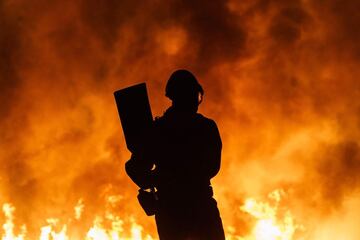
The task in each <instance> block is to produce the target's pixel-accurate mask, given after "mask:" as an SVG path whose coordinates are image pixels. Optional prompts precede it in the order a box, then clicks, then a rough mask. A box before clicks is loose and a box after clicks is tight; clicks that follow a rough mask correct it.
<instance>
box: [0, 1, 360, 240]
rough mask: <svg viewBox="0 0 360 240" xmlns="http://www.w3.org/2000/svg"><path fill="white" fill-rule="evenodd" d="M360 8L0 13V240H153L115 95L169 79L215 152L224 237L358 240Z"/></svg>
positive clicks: (98, 6)
mask: <svg viewBox="0 0 360 240" xmlns="http://www.w3.org/2000/svg"><path fill="white" fill-rule="evenodd" d="M359 9H360V2H359V1H355V0H349V1H340V0H324V1H315V0H302V1H300V0H293V1H285V0H277V1H267V0H253V1H250V0H246V1H236V0H229V1H218V0H215V1H203V0H201V1H190V2H187V1H179V0H171V1H161V0H158V1H142V3H137V2H136V1H117V0H106V1H95V0H88V1H82V0H74V1H59V0H56V1H44V0H37V1H25V0H3V1H0V86H1V94H0V163H1V168H0V205H1V206H2V214H0V224H1V225H2V233H1V234H0V235H1V236H2V239H3V240H15V239H16V240H20V239H40V240H45V239H54V240H55V239H56V240H58V239H61V240H65V239H94V240H95V239H156V237H157V235H156V229H155V223H154V219H152V218H147V217H146V216H145V214H144V213H143V212H142V210H141V209H140V207H139V206H138V203H137V201H136V194H137V189H136V186H135V185H134V184H133V183H131V182H130V180H129V179H128V178H127V176H125V172H124V163H125V161H126V160H128V158H129V152H128V151H127V149H126V147H125V142H124V139H123V137H122V131H121V127H120V124H119V119H118V116H117V110H116V106H115V102H114V99H113V95H112V93H113V91H114V90H117V89H119V88H122V87H125V86H128V85H132V84H135V83H139V82H142V81H146V82H147V85H148V87H149V89H148V91H149V95H150V102H151V104H152V110H153V113H154V115H161V114H162V113H163V111H164V110H165V109H166V107H167V106H168V105H169V102H168V101H167V99H166V98H165V96H164V87H165V83H166V80H167V79H168V77H169V74H170V73H171V72H173V70H175V69H178V68H187V69H189V70H191V71H192V72H194V73H195V75H196V76H197V77H198V78H199V81H200V82H201V83H202V85H203V86H204V89H205V99H204V102H203V103H202V105H201V106H200V112H203V113H204V114H205V115H207V116H209V117H211V118H213V119H215V120H216V121H217V123H218V126H219V129H220V132H221V135H222V139H223V145H224V148H223V157H222V167H221V170H220V174H219V175H218V176H217V177H216V178H214V179H213V185H214V189H215V196H216V199H217V200H218V203H219V208H220V211H221V215H222V218H223V223H224V227H225V230H226V233H227V234H226V235H227V239H230V240H231V239H238V240H239V239H240V240H305V239H306V240H329V239H331V240H332V239H335V240H337V239H346V240H357V239H359V238H360V230H359V228H358V226H359V224H360V217H359V214H358V213H359V212H360V192H359V189H360V188H359V186H360V174H359V170H360V145H359V144H360V100H359V99H360V81H359V76H360V74H359V71H360V70H359V62H360V61H359V60H360V45H359V42H360V31H359V23H360V15H359V11H358V10H359Z"/></svg>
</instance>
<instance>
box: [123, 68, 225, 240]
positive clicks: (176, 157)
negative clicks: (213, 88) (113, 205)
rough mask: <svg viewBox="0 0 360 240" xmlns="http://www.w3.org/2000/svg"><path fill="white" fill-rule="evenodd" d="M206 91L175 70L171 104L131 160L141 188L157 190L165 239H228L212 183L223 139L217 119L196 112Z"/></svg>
mask: <svg viewBox="0 0 360 240" xmlns="http://www.w3.org/2000/svg"><path fill="white" fill-rule="evenodd" d="M203 94H204V91H203V88H202V87H201V85H200V84H199V83H198V81H197V79H196V78H195V76H194V75H193V74H192V73H191V72H189V71H187V70H177V71H175V72H174V73H173V74H172V75H171V76H170V79H169V80H168V82H167V85H166V96H167V97H168V98H170V100H171V101H172V105H171V106H170V107H169V108H168V109H167V110H166V112H165V113H164V115H163V116H162V117H159V118H156V119H155V121H154V126H153V129H152V132H151V134H150V138H151V140H150V141H149V144H147V145H148V146H147V147H146V148H145V149H144V151H142V152H138V153H133V154H132V157H131V159H130V160H129V161H128V162H127V163H126V171H127V173H128V175H129V176H130V177H131V179H132V180H133V181H134V182H135V183H136V184H137V185H138V186H139V187H140V188H143V189H146V188H153V187H155V188H156V189H157V196H158V201H157V209H156V213H155V219H156V225H157V230H158V234H159V237H160V239H161V240H177V239H179V240H185V239H189V240H190V239H192V240H202V239H204V240H223V239H225V235H224V230H223V226H222V221H221V218H220V214H219V210H218V208H217V202H216V201H215V199H214V198H213V191H212V187H211V184H210V179H211V178H213V177H214V176H215V175H216V174H217V173H218V171H219V169H220V161H221V148H222V143H221V138H220V135H219V131H218V128H217V126H216V123H215V122H214V121H213V120H211V119H209V118H206V117H204V116H203V115H201V114H199V113H197V110H198V106H199V104H200V103H201V101H202V98H203Z"/></svg>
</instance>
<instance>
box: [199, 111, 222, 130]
mask: <svg viewBox="0 0 360 240" xmlns="http://www.w3.org/2000/svg"><path fill="white" fill-rule="evenodd" d="M196 115H197V119H198V121H199V123H200V124H201V125H203V126H204V127H206V128H207V129H212V130H216V131H217V129H218V128H217V125H216V122H215V121H214V120H213V119H211V118H208V117H205V116H204V115H202V114H200V113H197V114H196Z"/></svg>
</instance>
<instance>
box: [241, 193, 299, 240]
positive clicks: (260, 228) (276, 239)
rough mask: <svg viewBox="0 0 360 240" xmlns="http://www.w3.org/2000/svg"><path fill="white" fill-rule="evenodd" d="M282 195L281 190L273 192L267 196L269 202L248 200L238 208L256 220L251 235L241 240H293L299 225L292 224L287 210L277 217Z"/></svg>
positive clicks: (291, 217)
mask: <svg viewBox="0 0 360 240" xmlns="http://www.w3.org/2000/svg"><path fill="white" fill-rule="evenodd" d="M283 194H284V191H282V190H275V191H273V192H272V193H270V194H269V195H268V198H269V200H272V201H273V202H274V204H270V203H269V202H259V201H257V200H255V199H253V198H248V199H246V200H245V203H244V204H243V205H242V206H241V207H240V210H242V211H243V212H246V213H248V214H250V215H251V216H252V217H253V218H255V219H256V223H255V226H254V227H253V229H252V232H251V235H250V236H247V237H245V238H240V239H243V240H293V239H294V238H293V237H294V233H295V231H296V230H297V229H300V228H301V226H300V225H296V224H295V223H294V219H293V216H292V214H291V212H290V211H289V210H286V211H285V213H284V214H283V216H281V217H280V216H279V214H278V209H279V204H280V201H281V196H282V195H283Z"/></svg>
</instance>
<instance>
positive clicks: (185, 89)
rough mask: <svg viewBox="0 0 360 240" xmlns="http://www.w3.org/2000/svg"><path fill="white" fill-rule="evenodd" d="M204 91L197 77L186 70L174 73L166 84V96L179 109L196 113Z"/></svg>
mask: <svg viewBox="0 0 360 240" xmlns="http://www.w3.org/2000/svg"><path fill="white" fill-rule="evenodd" d="M203 94H204V90H203V88H202V87H201V85H200V84H199V82H198V81H197V79H196V78H195V76H194V75H193V74H192V73H191V72H189V71H188V70H185V69H180V70H176V71H175V72H173V73H172V74H171V76H170V78H169V80H168V82H167V84H166V89H165V95H166V96H167V97H168V98H169V99H170V100H171V101H172V103H173V106H174V107H175V108H178V109H182V110H187V111H194V112H196V111H197V109H198V106H199V104H200V103H201V101H202V97H203Z"/></svg>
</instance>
